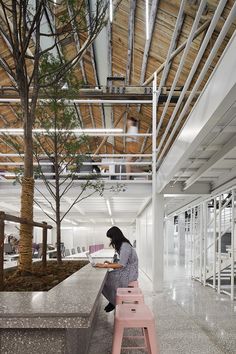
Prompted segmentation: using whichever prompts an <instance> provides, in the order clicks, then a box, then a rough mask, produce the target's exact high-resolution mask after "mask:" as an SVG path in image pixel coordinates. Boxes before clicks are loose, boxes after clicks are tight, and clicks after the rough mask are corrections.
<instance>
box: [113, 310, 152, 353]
mask: <svg viewBox="0 0 236 354" xmlns="http://www.w3.org/2000/svg"><path fill="white" fill-rule="evenodd" d="M125 328H142V329H143V332H144V337H143V336H142V337H143V338H144V341H145V346H144V347H123V348H122V339H123V332H124V329H125ZM135 337H136V338H137V337H139V338H140V336H133V338H135ZM130 338H131V337H130ZM121 349H146V350H147V351H148V353H149V354H158V353H159V351H158V348H157V342H156V336H155V322H154V316H153V313H152V312H151V310H150V309H149V308H148V306H147V305H145V304H138V305H135V304H132V305H131V304H122V305H117V306H116V312H115V326H114V334H113V343H112V354H120V352H121Z"/></svg>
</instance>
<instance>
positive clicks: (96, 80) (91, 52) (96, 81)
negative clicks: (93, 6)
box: [85, 0, 105, 128]
mask: <svg viewBox="0 0 236 354" xmlns="http://www.w3.org/2000/svg"><path fill="white" fill-rule="evenodd" d="M85 4H86V8H87V15H86V21H87V27H88V29H89V28H90V26H91V20H90V16H89V14H90V5H89V0H86V1H85ZM90 58H91V63H92V67H93V73H94V78H95V84H96V86H98V87H99V86H100V82H99V78H98V72H97V65H96V59H95V53H94V44H93V43H92V45H91V46H90ZM100 107H101V115H102V127H103V128H104V127H105V112H104V106H103V104H102V105H101V106H100Z"/></svg>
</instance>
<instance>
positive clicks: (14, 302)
mask: <svg viewBox="0 0 236 354" xmlns="http://www.w3.org/2000/svg"><path fill="white" fill-rule="evenodd" d="M106 274H107V269H101V268H93V267H92V266H91V265H90V264H88V265H86V266H85V267H83V268H82V269H80V270H79V271H77V272H76V273H74V274H73V275H71V276H70V277H68V278H67V279H65V280H64V281H63V282H61V283H60V284H58V285H57V286H55V287H54V288H53V289H51V290H49V291H47V292H46V291H45V292H42V291H40V292H0V328H65V327H66V328H78V327H81V328H87V327H89V326H90V324H91V321H92V319H93V315H94V313H95V311H96V308H97V304H98V301H99V298H100V294H101V291H102V288H103V284H104V282H105V279H106Z"/></svg>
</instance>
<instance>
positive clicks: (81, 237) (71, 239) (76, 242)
mask: <svg viewBox="0 0 236 354" xmlns="http://www.w3.org/2000/svg"><path fill="white" fill-rule="evenodd" d="M108 229H109V226H107V225H106V226H97V225H95V224H94V225H91V226H80V227H62V230H61V231H62V232H61V241H62V242H64V245H65V248H68V249H69V250H71V248H75V249H76V247H77V246H80V247H82V246H84V247H85V248H86V249H88V247H89V245H93V244H98V243H103V244H104V247H105V248H108V247H109V242H110V239H109V238H108V237H106V232H107V230H108ZM120 229H121V230H122V232H123V234H124V236H125V237H127V238H128V239H129V240H130V242H131V243H133V241H134V240H135V237H136V234H135V228H134V227H132V226H128V227H120ZM55 242H56V230H55V229H54V230H53V244H54V243H55Z"/></svg>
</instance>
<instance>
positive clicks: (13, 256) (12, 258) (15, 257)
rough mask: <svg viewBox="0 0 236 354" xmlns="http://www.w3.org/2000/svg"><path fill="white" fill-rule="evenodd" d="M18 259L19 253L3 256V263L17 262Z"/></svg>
mask: <svg viewBox="0 0 236 354" xmlns="http://www.w3.org/2000/svg"><path fill="white" fill-rule="evenodd" d="M19 257H20V255H19V253H15V254H4V261H7V262H8V261H17V260H18V258H19Z"/></svg>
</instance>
